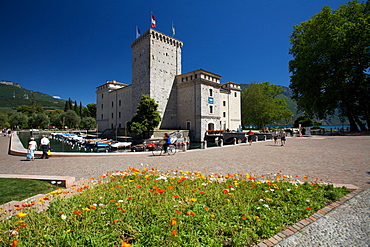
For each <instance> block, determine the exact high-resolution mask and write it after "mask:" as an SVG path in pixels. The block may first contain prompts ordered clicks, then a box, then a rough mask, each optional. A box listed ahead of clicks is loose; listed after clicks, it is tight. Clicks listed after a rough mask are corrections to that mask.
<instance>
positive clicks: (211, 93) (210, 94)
mask: <svg viewBox="0 0 370 247" xmlns="http://www.w3.org/2000/svg"><path fill="white" fill-rule="evenodd" d="M209 96H213V90H212V88H210V89H209Z"/></svg>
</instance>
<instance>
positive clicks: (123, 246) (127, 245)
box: [121, 242, 132, 247]
mask: <svg viewBox="0 0 370 247" xmlns="http://www.w3.org/2000/svg"><path fill="white" fill-rule="evenodd" d="M130 246H132V244H128V243H126V242H123V243H122V244H121V247H130Z"/></svg>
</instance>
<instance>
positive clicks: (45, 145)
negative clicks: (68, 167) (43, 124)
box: [40, 135, 50, 159]
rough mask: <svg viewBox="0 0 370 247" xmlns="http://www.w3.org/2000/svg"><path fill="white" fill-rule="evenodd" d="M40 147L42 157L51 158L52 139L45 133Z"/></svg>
mask: <svg viewBox="0 0 370 247" xmlns="http://www.w3.org/2000/svg"><path fill="white" fill-rule="evenodd" d="M40 148H42V156H41V159H49V155H48V150H49V148H50V141H49V139H48V138H47V137H46V136H45V135H42V138H41V141H40Z"/></svg>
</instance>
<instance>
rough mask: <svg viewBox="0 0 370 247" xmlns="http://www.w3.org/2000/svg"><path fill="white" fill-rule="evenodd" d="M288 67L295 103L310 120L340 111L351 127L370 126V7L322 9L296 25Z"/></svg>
mask: <svg viewBox="0 0 370 247" xmlns="http://www.w3.org/2000/svg"><path fill="white" fill-rule="evenodd" d="M290 41H291V44H292V47H291V49H290V54H291V55H292V56H293V58H294V59H293V60H291V61H290V62H289V70H290V72H291V73H292V76H291V85H290V88H291V90H292V91H293V96H292V98H293V99H295V100H296V101H297V104H298V107H299V109H300V110H302V111H304V112H305V114H306V115H308V116H309V117H315V118H318V119H324V118H326V117H327V116H331V115H333V114H334V112H335V110H336V109H339V110H340V111H341V114H342V116H345V117H346V118H347V119H348V121H349V123H350V126H351V130H358V128H357V125H358V126H360V127H361V129H362V130H365V125H364V121H366V122H367V125H368V126H370V125H369V124H370V122H369V114H370V101H369V99H368V95H370V75H369V72H370V70H369V68H370V3H369V1H367V2H366V3H363V2H362V3H359V2H358V1H351V2H348V3H347V4H344V5H341V6H340V7H339V8H338V9H337V10H332V9H331V8H330V7H324V8H323V9H322V10H321V12H319V13H318V14H316V15H315V16H313V17H312V18H311V19H310V20H308V21H305V22H302V23H301V24H300V25H297V26H294V29H293V33H292V35H291V36H290Z"/></svg>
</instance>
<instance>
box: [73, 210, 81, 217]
mask: <svg viewBox="0 0 370 247" xmlns="http://www.w3.org/2000/svg"><path fill="white" fill-rule="evenodd" d="M73 214H75V215H76V216H81V214H82V212H81V211H80V210H76V211H73Z"/></svg>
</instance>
